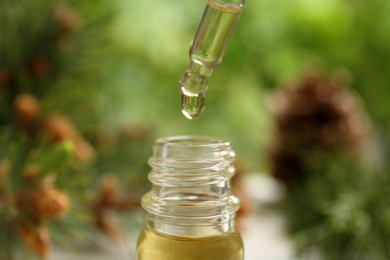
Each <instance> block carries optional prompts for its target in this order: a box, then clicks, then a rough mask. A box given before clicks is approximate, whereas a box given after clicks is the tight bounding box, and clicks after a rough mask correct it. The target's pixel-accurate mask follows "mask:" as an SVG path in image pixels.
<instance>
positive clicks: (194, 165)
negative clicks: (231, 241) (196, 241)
mask: <svg viewBox="0 0 390 260" xmlns="http://www.w3.org/2000/svg"><path fill="white" fill-rule="evenodd" d="M234 157H235V154H234V152H233V150H232V149H231V147H230V144H229V143H228V142H223V141H221V140H219V139H216V138H210V137H193V136H181V137H170V138H163V139H158V140H157V141H156V142H155V144H154V146H153V155H152V157H151V158H150V159H149V164H150V166H151V167H152V171H151V172H150V174H149V180H150V181H151V182H152V184H153V186H152V189H151V191H150V192H149V193H147V194H146V195H145V196H144V197H143V199H142V206H143V208H144V209H145V210H146V211H147V213H148V218H149V225H150V226H152V228H154V229H156V231H158V232H161V233H168V234H170V235H177V236H190V237H201V236H211V235H220V234H222V233H228V232H232V231H234V219H235V213H236V211H237V210H238V208H239V204H240V201H239V199H238V198H237V197H236V196H235V195H234V194H232V192H231V190H230V179H231V177H232V176H233V175H234V167H233V166H232V163H233V160H234Z"/></svg>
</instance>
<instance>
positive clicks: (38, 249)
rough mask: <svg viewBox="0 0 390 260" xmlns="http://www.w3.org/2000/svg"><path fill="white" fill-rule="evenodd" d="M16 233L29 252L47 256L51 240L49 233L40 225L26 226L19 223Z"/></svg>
mask: <svg viewBox="0 0 390 260" xmlns="http://www.w3.org/2000/svg"><path fill="white" fill-rule="evenodd" d="M16 231H17V233H18V235H19V237H20V239H21V241H23V242H24V243H25V244H26V245H27V246H28V247H29V248H30V249H31V250H33V251H34V252H35V253H37V254H38V255H40V256H47V255H48V253H49V251H50V245H51V239H50V234H49V231H48V230H47V228H46V227H45V226H43V225H42V224H38V225H34V227H32V226H31V225H27V224H25V223H22V222H21V223H19V224H18V225H17V226H16Z"/></svg>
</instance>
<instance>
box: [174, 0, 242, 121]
mask: <svg viewBox="0 0 390 260" xmlns="http://www.w3.org/2000/svg"><path fill="white" fill-rule="evenodd" d="M241 10H242V4H239V5H232V4H230V5H223V4H219V3H216V2H215V1H213V0H209V1H208V4H207V6H206V9H205V11H204V13H203V17H202V20H201V22H200V24H199V27H198V29H197V31H196V34H195V36H194V39H193V40H192V44H191V47H190V59H191V66H190V68H189V69H188V70H187V71H186V72H185V73H184V75H183V77H182V80H181V81H180V85H181V91H182V99H181V106H182V112H183V114H184V115H185V116H186V117H187V118H189V119H195V118H197V117H199V116H200V115H201V114H202V113H203V110H204V96H205V93H206V91H207V88H208V80H209V77H210V76H211V73H212V71H213V69H214V68H215V67H216V66H217V65H218V64H220V63H221V61H222V58H223V56H224V53H225V51H226V49H227V46H228V44H229V42H230V39H231V36H232V33H233V31H234V28H235V26H236V24H237V22H238V19H239V17H240V14H241Z"/></svg>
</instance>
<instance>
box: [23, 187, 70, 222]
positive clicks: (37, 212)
mask: <svg viewBox="0 0 390 260" xmlns="http://www.w3.org/2000/svg"><path fill="white" fill-rule="evenodd" d="M16 201H17V206H18V207H19V209H21V210H23V211H25V212H26V213H27V214H28V216H30V217H31V218H32V219H34V220H36V221H42V220H47V219H54V218H58V217H59V216H61V215H62V214H64V213H65V212H66V211H67V210H68V209H69V207H70V202H69V198H68V196H67V195H66V194H64V193H62V192H60V191H58V190H56V189H54V188H52V187H41V186H38V187H36V188H34V189H33V190H31V191H28V192H23V193H21V194H19V195H18V196H17V200H16Z"/></svg>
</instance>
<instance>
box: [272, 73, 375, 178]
mask: <svg viewBox="0 0 390 260" xmlns="http://www.w3.org/2000/svg"><path fill="white" fill-rule="evenodd" d="M271 109H272V112H273V114H274V117H275V130H274V137H273V140H272V142H271V152H270V164H271V165H270V167H271V172H272V174H273V176H274V177H275V178H276V179H278V180H279V181H281V182H282V183H285V184H286V185H287V186H289V185H290V184H292V183H295V182H300V181H302V180H304V177H305V176H304V168H305V165H304V164H305V155H307V154H310V153H312V152H316V151H321V152H337V151H338V152H343V153H344V154H349V155H352V156H362V155H363V154H364V152H365V150H366V149H367V147H368V142H369V140H370V122H369V120H368V117H367V116H366V113H365V112H364V109H363V106H362V103H361V102H360V100H359V99H358V97H357V96H356V94H355V93H353V92H352V91H351V90H349V89H348V88H347V87H346V86H342V84H337V83H336V82H334V80H332V79H331V78H329V77H325V76H323V75H320V74H317V73H311V74H308V75H306V77H305V78H304V79H303V80H302V81H301V82H299V83H298V84H296V85H294V86H289V87H285V88H282V89H280V90H278V91H277V92H276V93H275V95H274V96H273V99H272V104H271Z"/></svg>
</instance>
